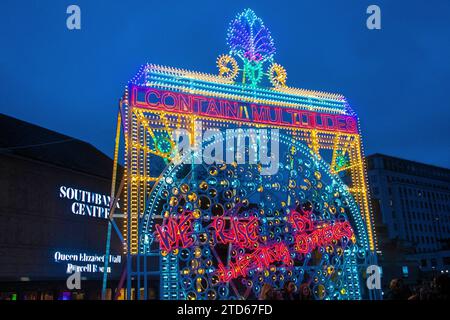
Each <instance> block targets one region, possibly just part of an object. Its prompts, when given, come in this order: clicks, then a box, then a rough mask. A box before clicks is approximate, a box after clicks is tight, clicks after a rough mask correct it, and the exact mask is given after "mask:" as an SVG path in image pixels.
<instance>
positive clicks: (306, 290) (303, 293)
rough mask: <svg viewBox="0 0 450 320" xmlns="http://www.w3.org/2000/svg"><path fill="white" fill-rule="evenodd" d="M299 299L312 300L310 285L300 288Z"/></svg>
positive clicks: (305, 284)
mask: <svg viewBox="0 0 450 320" xmlns="http://www.w3.org/2000/svg"><path fill="white" fill-rule="evenodd" d="M298 298H299V300H312V294H311V289H310V287H309V284H308V283H304V284H302V285H301V286H300V290H299V295H298Z"/></svg>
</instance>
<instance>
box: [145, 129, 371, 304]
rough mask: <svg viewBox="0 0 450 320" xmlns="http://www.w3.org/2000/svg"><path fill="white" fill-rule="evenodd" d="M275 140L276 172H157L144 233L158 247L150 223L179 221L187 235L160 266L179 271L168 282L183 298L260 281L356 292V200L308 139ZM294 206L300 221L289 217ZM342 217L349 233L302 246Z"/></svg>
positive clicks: (362, 243)
mask: <svg viewBox="0 0 450 320" xmlns="http://www.w3.org/2000/svg"><path fill="white" fill-rule="evenodd" d="M204 143H207V142H204ZM279 143H280V154H279V156H280V157H279V164H278V172H277V173H276V174H275V175H262V174H261V165H257V164H248V163H245V164H237V163H233V164H222V165H217V164H213V165H206V164H199V165H195V164H179V165H174V164H173V163H171V164H170V165H169V166H168V167H167V168H166V170H165V171H164V172H163V176H164V178H163V179H160V181H159V182H158V183H157V185H156V186H155V188H154V190H153V192H152V197H153V198H154V199H155V200H154V202H153V205H152V206H150V207H149V210H148V211H147V212H145V215H144V223H143V230H144V232H143V233H144V234H145V235H146V237H147V238H150V239H151V241H150V242H152V241H153V240H154V239H157V240H159V244H160V246H161V239H159V238H158V237H157V236H155V235H156V231H155V228H154V227H153V226H154V225H155V224H156V225H158V226H169V225H171V224H172V225H173V224H174V223H179V224H180V225H179V228H180V230H183V231H182V233H183V234H184V236H185V238H184V239H183V236H181V238H180V239H181V240H180V241H179V242H178V241H177V242H176V245H175V246H174V247H173V248H172V249H171V248H162V247H161V253H163V254H164V256H165V257H168V258H170V259H167V261H171V262H170V265H165V266H162V267H163V268H164V270H166V269H167V270H168V269H170V268H172V269H174V270H179V272H178V274H177V277H176V281H175V280H173V281H175V282H176V284H175V286H176V287H177V288H178V289H177V290H179V296H180V297H182V298H185V299H242V298H246V299H249V298H257V297H258V295H259V294H260V292H261V288H262V285H263V284H264V283H270V284H271V285H272V286H274V287H275V288H278V289H280V288H282V287H283V285H284V283H286V281H292V282H294V284H295V285H296V286H297V287H298V288H301V290H300V292H301V293H302V294H308V295H309V298H312V299H318V300H322V299H358V298H360V297H361V292H360V279H359V276H358V270H357V268H358V264H359V263H360V262H361V259H364V257H365V256H364V253H365V250H366V249H367V243H368V239H367V235H366V234H365V232H364V224H363V221H362V217H361V214H360V213H359V211H358V209H357V206H356V205H355V202H354V200H353V198H352V197H351V195H350V194H349V193H348V191H347V190H346V187H345V186H344V184H343V183H342V182H341V181H340V179H339V178H338V177H337V176H334V175H332V174H331V173H330V170H329V167H328V166H327V165H326V164H325V163H324V162H323V161H322V160H320V159H318V158H317V157H315V156H314V155H313V154H312V153H311V151H310V150H309V149H308V148H307V147H306V146H304V145H303V144H301V143H300V142H293V140H292V138H289V137H287V136H284V135H280V137H279ZM251 147H255V146H251ZM251 147H247V148H246V149H245V153H246V156H248V153H249V151H250V148H251ZM161 212H167V214H164V215H162V216H161V214H160V213H161ZM297 213H298V214H299V217H300V219H301V220H298V221H296V220H295V219H294V218H293V217H294V215H295V214H297ZM305 217H306V218H305ZM293 221H294V222H293ZM345 223H347V224H348V225H351V228H352V230H353V231H354V233H352V234H351V235H350V234H346V235H341V236H339V237H334V238H330V239H329V240H327V241H324V240H321V241H323V243H322V242H320V241H318V242H317V245H314V246H313V245H311V244H307V243H306V246H305V241H306V242H308V241H312V240H311V239H314V237H317V236H318V235H321V237H325V238H326V235H325V234H321V233H320V232H321V231H320V230H321V229H323V230H331V229H330V228H331V227H332V226H340V225H341V224H345ZM308 228H309V229H308ZM303 229H304V230H309V231H308V232H307V237H306V238H302V236H306V233H305V232H303V233H302V232H300V231H301V230H303ZM218 230H219V231H220V232H219V231H218ZM233 230H234V231H233ZM239 230H240V231H239ZM243 230H244V231H243ZM317 230H319V231H317ZM167 232H168V231H167V230H166V233H167ZM169 233H170V232H169ZM179 234H180V233H179ZM299 235H300V236H299ZM299 239H300V240H299ZM302 239H307V240H305V241H302ZM157 243H158V241H155V244H157ZM183 246H185V247H183ZM305 248H307V249H305ZM143 250H147V249H145V248H143ZM243 266H245V267H243ZM162 272H163V271H162ZM165 279H166V278H164V275H162V276H161V281H168V280H165ZM164 285H170V283H165V284H164Z"/></svg>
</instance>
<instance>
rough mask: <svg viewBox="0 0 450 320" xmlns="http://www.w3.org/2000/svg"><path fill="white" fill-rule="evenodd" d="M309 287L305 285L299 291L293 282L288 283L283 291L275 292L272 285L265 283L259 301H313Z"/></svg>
mask: <svg viewBox="0 0 450 320" xmlns="http://www.w3.org/2000/svg"><path fill="white" fill-rule="evenodd" d="M312 299H313V298H312V295H311V290H310V288H309V285H307V284H304V285H302V286H300V288H299V290H297V286H296V285H295V283H294V282H292V281H286V282H285V283H284V286H283V290H281V291H280V290H275V289H274V288H273V287H272V285H270V284H269V283H265V284H264V285H263V286H262V288H261V293H260V295H259V300H312Z"/></svg>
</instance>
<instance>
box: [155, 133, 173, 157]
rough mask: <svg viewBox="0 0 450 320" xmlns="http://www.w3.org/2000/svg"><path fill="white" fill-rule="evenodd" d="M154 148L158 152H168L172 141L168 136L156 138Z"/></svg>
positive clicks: (170, 149)
mask: <svg viewBox="0 0 450 320" xmlns="http://www.w3.org/2000/svg"><path fill="white" fill-rule="evenodd" d="M156 150H157V151H158V152H161V153H164V154H168V153H170V152H171V151H172V143H171V141H170V140H169V138H166V137H159V138H157V140H156Z"/></svg>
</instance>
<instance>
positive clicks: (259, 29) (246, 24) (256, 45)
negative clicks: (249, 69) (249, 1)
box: [227, 9, 275, 62]
mask: <svg viewBox="0 0 450 320" xmlns="http://www.w3.org/2000/svg"><path fill="white" fill-rule="evenodd" d="M227 40H228V45H229V46H230V49H231V53H232V54H236V55H238V56H239V57H240V58H241V59H243V60H248V61H254V62H263V61H267V60H271V59H272V58H273V55H274V54H275V44H274V42H273V39H272V37H271V35H270V32H269V29H267V28H266V27H265V26H264V24H263V21H262V20H261V19H260V18H258V17H257V16H256V14H255V13H254V12H253V10H251V9H247V10H245V11H244V12H242V13H241V14H239V15H238V16H237V17H236V19H235V20H233V21H232V22H231V25H230V29H229V31H228V39H227Z"/></svg>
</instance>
